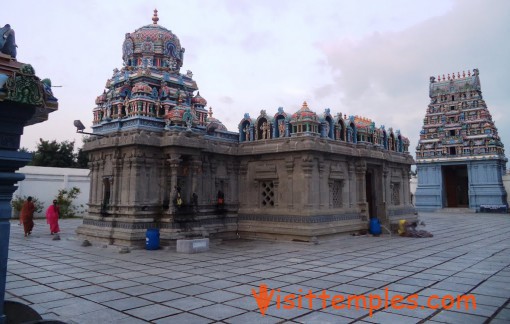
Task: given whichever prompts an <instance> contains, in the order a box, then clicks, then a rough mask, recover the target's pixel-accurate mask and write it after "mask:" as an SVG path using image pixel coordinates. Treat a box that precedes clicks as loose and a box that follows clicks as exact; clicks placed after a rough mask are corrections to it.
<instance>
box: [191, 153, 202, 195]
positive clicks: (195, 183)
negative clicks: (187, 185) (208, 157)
mask: <svg viewBox="0 0 510 324" xmlns="http://www.w3.org/2000/svg"><path fill="white" fill-rule="evenodd" d="M191 170H192V173H191V177H192V178H191V195H193V193H196V194H197V195H198V192H199V188H200V187H201V186H202V178H201V177H202V161H200V159H199V157H196V158H194V159H193V160H192V161H191Z"/></svg>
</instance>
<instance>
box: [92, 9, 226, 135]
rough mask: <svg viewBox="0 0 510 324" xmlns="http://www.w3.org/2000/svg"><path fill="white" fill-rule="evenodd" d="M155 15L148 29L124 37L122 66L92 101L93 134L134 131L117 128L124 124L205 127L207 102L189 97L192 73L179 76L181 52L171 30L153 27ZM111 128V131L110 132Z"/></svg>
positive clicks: (193, 88)
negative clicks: (113, 125) (126, 121)
mask: <svg viewBox="0 0 510 324" xmlns="http://www.w3.org/2000/svg"><path fill="white" fill-rule="evenodd" d="M157 13H158V11H157V10H154V15H153V17H152V24H149V25H146V26H143V27H140V28H138V29H136V30H135V31H134V32H132V33H127V34H126V36H125V39H124V43H123V45H122V59H123V62H124V66H123V67H122V68H121V69H120V70H119V69H114V70H113V75H112V77H111V78H110V79H108V80H107V81H106V86H105V88H106V89H105V90H104V91H103V93H102V94H101V95H99V96H98V97H97V99H96V107H95V108H94V110H93V112H94V119H93V126H92V127H93V129H94V131H95V132H97V133H104V132H109V131H112V130H115V129H123V128H129V127H132V126H133V125H139V124H133V123H123V122H122V121H124V120H127V119H130V118H135V119H138V120H140V119H143V120H147V122H144V124H143V125H153V126H158V127H163V126H165V125H166V126H165V128H167V129H169V128H172V127H181V128H185V129H186V130H189V129H191V128H195V127H202V128H205V127H206V125H207V110H206V109H205V106H206V105H207V101H206V100H205V99H204V98H203V97H202V96H200V94H199V93H197V94H196V95H195V96H194V95H193V93H194V92H195V91H197V90H198V86H197V84H196V82H195V81H194V80H193V73H192V72H191V71H187V72H186V73H185V74H181V73H180V69H181V67H182V64H183V60H184V48H183V47H182V46H181V43H180V41H179V38H178V37H177V36H176V35H175V34H174V33H172V31H171V30H169V29H166V28H165V27H163V26H161V25H159V24H158V21H159V17H158V15H157ZM112 123H117V125H116V126H115V127H111V125H112ZM221 125H222V126H223V124H221ZM219 128H220V127H219ZM223 128H224V126H223Z"/></svg>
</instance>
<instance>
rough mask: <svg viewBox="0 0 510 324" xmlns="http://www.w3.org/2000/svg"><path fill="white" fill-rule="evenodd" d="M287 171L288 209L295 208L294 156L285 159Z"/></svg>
mask: <svg viewBox="0 0 510 324" xmlns="http://www.w3.org/2000/svg"><path fill="white" fill-rule="evenodd" d="M285 170H286V171H287V193H288V194H287V208H290V209H292V208H294V186H293V175H294V158H293V157H292V156H290V157H287V158H286V159H285Z"/></svg>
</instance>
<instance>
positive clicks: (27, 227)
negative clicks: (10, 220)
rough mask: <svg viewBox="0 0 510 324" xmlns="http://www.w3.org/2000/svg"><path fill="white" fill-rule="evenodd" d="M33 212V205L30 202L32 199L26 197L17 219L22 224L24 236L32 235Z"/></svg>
mask: <svg viewBox="0 0 510 324" xmlns="http://www.w3.org/2000/svg"><path fill="white" fill-rule="evenodd" d="M34 211H35V205H34V203H33V202H32V197H28V198H27V201H25V202H24V203H23V206H22V207H21V212H20V215H19V219H20V221H21V223H23V230H24V231H25V236H28V235H30V234H32V229H33V228H34Z"/></svg>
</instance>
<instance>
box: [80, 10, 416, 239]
mask: <svg viewBox="0 0 510 324" xmlns="http://www.w3.org/2000/svg"><path fill="white" fill-rule="evenodd" d="M158 21H159V17H158V16H157V11H155V12H154V16H153V18H152V23H151V24H149V25H146V26H143V27H141V28H139V29H136V30H135V31H134V32H132V33H127V34H126V35H125V40H124V44H123V47H122V58H123V63H124V64H123V67H122V68H120V69H115V70H114V72H113V75H112V77H111V78H110V79H109V80H107V81H106V87H105V89H104V90H101V92H100V95H99V96H98V97H97V99H96V102H95V103H96V105H95V107H94V108H93V121H92V129H93V134H95V135H93V136H90V137H89V138H88V139H87V140H86V141H85V145H84V149H85V150H86V151H87V152H88V153H89V158H90V164H89V166H90V170H91V196H90V201H89V211H88V215H86V216H85V217H84V220H83V224H82V225H81V226H80V227H79V228H78V230H77V232H78V234H79V235H81V236H82V237H84V238H89V239H93V240H100V241H104V242H108V243H111V244H117V245H129V246H136V245H143V244H144V242H145V232H146V230H147V229H149V228H157V229H159V230H160V235H161V241H162V244H168V243H171V242H172V240H176V239H178V238H182V237H186V236H193V235H195V236H196V235H202V236H209V237H213V238H214V237H218V238H263V239H282V240H303V241H312V240H316V239H322V238H328V237H331V236H334V235H336V234H338V233H345V232H352V231H358V230H360V229H366V228H367V226H368V223H369V220H370V218H375V217H377V218H379V220H380V221H381V223H382V224H383V225H385V226H386V227H388V228H389V227H390V226H392V224H396V223H397V222H398V220H400V219H415V218H416V215H415V209H414V207H413V206H412V204H411V199H410V198H411V197H410V191H409V171H410V166H411V164H413V163H414V160H413V158H412V157H411V155H410V154H409V152H408V148H409V140H408V139H407V138H406V137H404V136H403V135H402V134H400V131H398V130H393V128H386V127H385V126H376V124H375V122H374V121H372V120H371V119H369V118H366V117H361V116H355V115H352V116H348V115H347V114H342V113H340V112H339V113H337V114H332V112H331V110H330V109H329V108H324V109H321V111H322V112H321V113H318V112H316V111H314V109H312V107H311V106H312V105H309V104H308V103H307V102H304V103H302V104H300V103H298V104H296V106H294V107H290V108H289V110H286V109H284V108H283V107H279V108H275V109H274V110H273V111H272V112H269V111H268V110H262V111H261V112H260V114H259V115H258V116H255V117H251V116H250V115H249V114H244V116H243V114H240V116H239V120H240V122H239V124H238V129H237V130H236V131H228V130H227V129H226V127H225V126H224V125H223V123H222V122H221V121H219V120H218V119H217V118H215V117H213V110H212V108H211V106H207V105H208V102H207V100H206V99H205V97H206V96H205V94H206V93H207V92H205V91H203V90H202V91H201V93H199V92H198V90H199V88H198V85H197V83H196V82H195V80H194V79H193V73H192V72H191V71H189V70H188V71H187V72H186V73H182V72H181V67H182V64H183V60H184V53H185V50H184V48H183V47H182V45H181V43H180V40H179V38H178V37H177V36H176V35H175V34H173V33H172V31H170V30H169V29H166V28H164V27H163V26H161V25H160V24H159V23H158ZM234 113H235V112H234Z"/></svg>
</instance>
